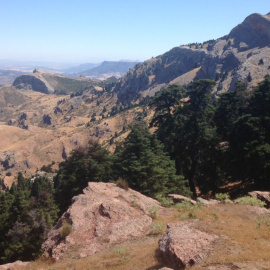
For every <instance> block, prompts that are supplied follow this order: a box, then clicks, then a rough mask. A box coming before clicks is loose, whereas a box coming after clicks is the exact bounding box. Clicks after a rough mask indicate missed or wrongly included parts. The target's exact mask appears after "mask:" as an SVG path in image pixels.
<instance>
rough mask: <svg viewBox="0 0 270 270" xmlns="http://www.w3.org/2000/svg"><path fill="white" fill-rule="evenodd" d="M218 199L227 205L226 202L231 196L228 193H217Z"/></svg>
mask: <svg viewBox="0 0 270 270" xmlns="http://www.w3.org/2000/svg"><path fill="white" fill-rule="evenodd" d="M215 197H216V199H217V200H219V201H220V202H221V203H225V201H226V200H229V199H230V196H229V194H227V193H217V194H216V195H215Z"/></svg>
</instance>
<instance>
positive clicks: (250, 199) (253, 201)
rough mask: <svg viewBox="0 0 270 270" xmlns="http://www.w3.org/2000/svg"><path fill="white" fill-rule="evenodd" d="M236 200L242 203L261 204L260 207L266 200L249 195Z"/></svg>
mask: <svg viewBox="0 0 270 270" xmlns="http://www.w3.org/2000/svg"><path fill="white" fill-rule="evenodd" d="M236 202H238V203H239V204H242V205H251V206H259V207H264V206H265V202H263V201H261V200H259V199H256V198H253V197H249V196H246V197H241V198H239V199H237V200H236Z"/></svg>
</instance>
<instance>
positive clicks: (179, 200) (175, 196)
mask: <svg viewBox="0 0 270 270" xmlns="http://www.w3.org/2000/svg"><path fill="white" fill-rule="evenodd" d="M168 197H169V198H171V199H173V202H174V203H182V202H185V201H188V202H190V203H191V204H193V205H194V204H196V201H194V200H191V199H190V198H188V197H185V196H183V195H179V194H168Z"/></svg>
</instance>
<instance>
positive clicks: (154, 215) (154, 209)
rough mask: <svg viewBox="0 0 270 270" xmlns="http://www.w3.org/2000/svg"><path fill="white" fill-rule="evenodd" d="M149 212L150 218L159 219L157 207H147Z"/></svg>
mask: <svg viewBox="0 0 270 270" xmlns="http://www.w3.org/2000/svg"><path fill="white" fill-rule="evenodd" d="M146 210H147V212H148V214H149V216H150V217H151V218H153V219H155V218H157V217H158V207H157V206H154V205H153V206H149V207H147V209H146Z"/></svg>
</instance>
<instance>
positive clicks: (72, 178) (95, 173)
mask: <svg viewBox="0 0 270 270" xmlns="http://www.w3.org/2000/svg"><path fill="white" fill-rule="evenodd" d="M111 178H112V172H111V157H110V155H109V152H108V151H107V150H105V149H104V148H102V147H101V146H100V145H99V144H98V143H97V142H90V143H89V145H88V146H87V147H85V148H82V147H80V148H78V149H76V150H75V151H73V153H72V154H71V156H70V157H69V158H68V159H67V160H66V161H64V162H62V163H61V164H60V167H59V171H58V173H57V176H56V177H55V180H54V185H55V192H56V194H55V195H56V200H57V202H58V205H59V208H60V214H62V213H63V212H64V211H65V210H66V209H67V208H68V207H69V205H70V203H71V199H72V197H74V196H76V195H78V194H80V193H82V190H83V189H84V188H85V187H87V184H88V182H108V181H109V180H111Z"/></svg>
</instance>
